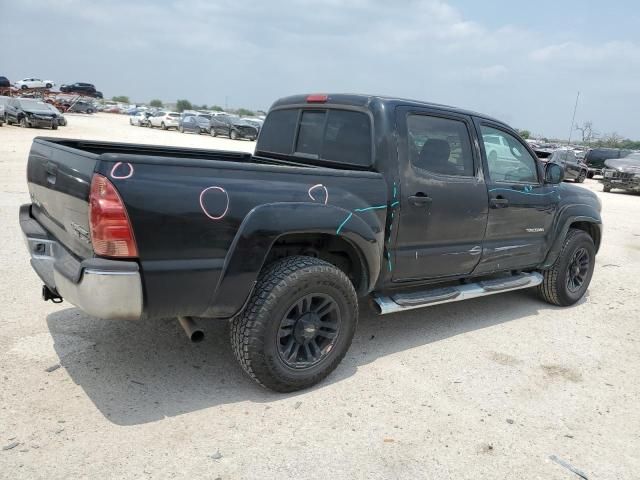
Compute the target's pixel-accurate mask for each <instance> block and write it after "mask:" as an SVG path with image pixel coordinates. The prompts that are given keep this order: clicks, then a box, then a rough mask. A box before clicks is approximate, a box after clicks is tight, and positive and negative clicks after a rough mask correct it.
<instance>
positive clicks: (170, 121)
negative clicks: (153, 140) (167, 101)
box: [149, 112, 180, 130]
mask: <svg viewBox="0 0 640 480" xmlns="http://www.w3.org/2000/svg"><path fill="white" fill-rule="evenodd" d="M179 120H180V114H179V113H178V112H157V113H156V114H155V115H154V116H152V117H149V126H150V127H151V128H153V127H160V128H162V129H163V130H168V129H169V128H175V129H176V130H177V129H178V121H179Z"/></svg>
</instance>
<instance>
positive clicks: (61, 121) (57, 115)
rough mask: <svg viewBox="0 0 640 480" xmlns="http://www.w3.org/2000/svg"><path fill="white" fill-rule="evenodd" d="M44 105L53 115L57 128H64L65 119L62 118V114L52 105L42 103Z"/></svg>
mask: <svg viewBox="0 0 640 480" xmlns="http://www.w3.org/2000/svg"><path fill="white" fill-rule="evenodd" d="M44 105H46V107H47V108H48V109H49V110H51V111H52V112H53V114H54V115H55V119H56V122H57V124H58V126H59V127H66V126H67V119H66V118H64V115H63V114H62V112H61V111H60V110H58V108H57V107H56V106H55V105H52V104H50V103H48V102H44Z"/></svg>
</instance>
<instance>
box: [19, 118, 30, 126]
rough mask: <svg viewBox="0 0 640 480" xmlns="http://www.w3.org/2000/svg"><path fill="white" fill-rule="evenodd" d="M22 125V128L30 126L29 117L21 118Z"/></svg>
mask: <svg viewBox="0 0 640 480" xmlns="http://www.w3.org/2000/svg"><path fill="white" fill-rule="evenodd" d="M20 126H21V127H22V128H28V127H29V124H28V123H27V119H26V118H25V117H22V118H21V119H20Z"/></svg>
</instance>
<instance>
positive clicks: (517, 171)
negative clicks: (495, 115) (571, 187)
mask: <svg viewBox="0 0 640 480" xmlns="http://www.w3.org/2000/svg"><path fill="white" fill-rule="evenodd" d="M480 130H481V132H482V139H483V141H484V150H485V153H486V155H487V166H488V167H489V176H490V177H491V179H492V180H493V181H495V182H523V183H538V173H537V170H536V160H535V159H534V158H533V157H532V156H531V154H530V153H529V151H528V150H527V149H526V148H525V146H524V145H523V144H522V143H520V141H519V140H517V139H516V138H515V137H514V136H513V135H511V134H509V133H507V132H503V131H502V130H498V129H496V128H492V127H488V126H485V125H483V126H481V127H480ZM496 136H497V137H500V138H501V142H500V145H497V144H495V143H494V142H493V141H492V140H493V138H492V137H496Z"/></svg>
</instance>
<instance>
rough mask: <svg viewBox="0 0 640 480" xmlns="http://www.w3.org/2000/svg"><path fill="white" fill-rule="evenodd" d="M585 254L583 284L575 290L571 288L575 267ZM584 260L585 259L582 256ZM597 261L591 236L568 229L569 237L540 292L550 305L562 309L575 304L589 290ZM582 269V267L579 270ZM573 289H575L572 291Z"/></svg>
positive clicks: (547, 273) (540, 286)
mask: <svg viewBox="0 0 640 480" xmlns="http://www.w3.org/2000/svg"><path fill="white" fill-rule="evenodd" d="M582 254H584V255H586V260H587V262H588V263H587V264H586V266H585V268H584V271H582V269H580V270H581V273H582V275H581V276H582V282H581V283H580V285H579V286H578V287H577V288H575V287H576V285H575V284H573V285H572V286H570V282H571V273H572V269H574V268H576V267H577V265H578V264H580V262H579V261H578V264H575V263H574V261H576V258H577V257H578V256H579V255H582ZM582 258H584V257H582ZM595 261H596V248H595V245H594V244H593V239H592V238H591V236H590V235H589V234H588V233H587V232H585V231H583V230H578V229H575V228H571V229H569V232H568V233H567V236H566V238H565V240H564V244H563V245H562V249H561V250H560V254H559V255H558V258H557V259H556V261H555V263H554V264H553V266H552V267H551V268H549V269H548V270H545V271H544V272H543V274H544V280H543V281H542V283H541V284H540V285H538V293H539V294H540V296H541V297H542V298H543V299H544V300H545V301H546V302H548V303H551V304H552V305H558V306H561V307H568V306H569V305H573V304H574V303H576V302H577V301H578V300H580V299H581V298H582V296H583V295H584V294H585V292H586V291H587V288H589V283H590V282H591V277H592V276H593V269H594V267H595ZM578 268H579V267H578ZM572 287H574V288H575V289H574V288H572Z"/></svg>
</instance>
